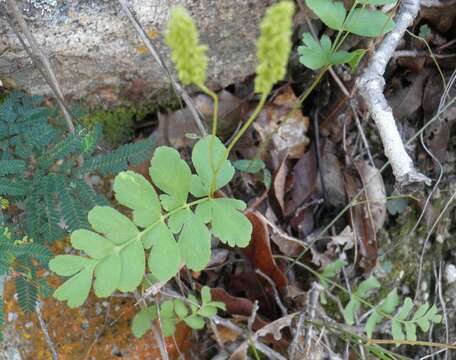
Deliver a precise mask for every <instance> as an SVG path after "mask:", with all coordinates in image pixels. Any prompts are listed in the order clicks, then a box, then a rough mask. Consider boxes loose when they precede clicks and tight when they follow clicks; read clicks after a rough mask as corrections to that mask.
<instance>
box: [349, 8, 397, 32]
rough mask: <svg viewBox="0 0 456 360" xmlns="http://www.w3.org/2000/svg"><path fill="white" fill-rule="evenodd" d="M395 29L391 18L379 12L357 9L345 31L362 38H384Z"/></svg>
mask: <svg viewBox="0 0 456 360" xmlns="http://www.w3.org/2000/svg"><path fill="white" fill-rule="evenodd" d="M393 29H394V22H393V20H391V18H390V17H389V16H388V15H386V14H384V13H382V12H381V11H377V10H369V9H366V8H357V9H355V10H353V13H352V15H351V16H350V18H349V19H348V20H347V22H346V23H345V30H347V31H349V32H351V33H353V34H356V35H360V36H370V37H376V36H382V35H385V34H386V33H388V32H390V31H391V30H393Z"/></svg>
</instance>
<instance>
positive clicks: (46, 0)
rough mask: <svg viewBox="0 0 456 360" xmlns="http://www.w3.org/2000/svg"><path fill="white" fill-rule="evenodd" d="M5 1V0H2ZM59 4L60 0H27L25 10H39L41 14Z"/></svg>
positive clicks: (24, 5)
mask: <svg viewBox="0 0 456 360" xmlns="http://www.w3.org/2000/svg"><path fill="white" fill-rule="evenodd" d="M0 2H5V0H0ZM57 5H58V0H25V1H24V2H23V9H22V10H23V11H24V12H30V11H32V10H34V11H38V12H39V13H41V15H44V14H46V13H50V12H52V11H53V10H54V9H55V8H56V7H57Z"/></svg>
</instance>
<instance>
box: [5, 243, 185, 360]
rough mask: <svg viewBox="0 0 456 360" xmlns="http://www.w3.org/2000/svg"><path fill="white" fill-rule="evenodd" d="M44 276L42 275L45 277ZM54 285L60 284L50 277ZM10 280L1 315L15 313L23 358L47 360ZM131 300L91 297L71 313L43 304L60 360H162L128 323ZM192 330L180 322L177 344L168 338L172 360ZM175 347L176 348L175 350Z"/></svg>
mask: <svg viewBox="0 0 456 360" xmlns="http://www.w3.org/2000/svg"><path fill="white" fill-rule="evenodd" d="M66 244H67V242H64V241H61V242H57V243H56V244H55V245H54V246H53V250H54V251H56V252H57V253H58V252H62V250H63V249H64V248H65V246H66ZM42 275H44V272H43V274H42ZM47 280H48V282H49V284H50V285H51V286H52V287H54V288H55V287H57V286H58V285H59V284H60V283H61V282H62V280H61V279H60V278H58V277H57V276H54V275H48V276H47ZM14 294H15V285H14V280H10V281H8V282H7V283H6V284H5V293H4V296H5V312H6V313H7V314H8V313H10V312H13V313H16V314H18V317H17V319H16V320H14V323H13V326H14V328H15V330H16V333H17V335H18V336H20V337H21V340H23V343H24V344H25V343H26V344H27V346H24V347H21V351H22V356H23V358H24V359H33V360H48V359H51V358H52V356H51V352H50V349H49V347H48V345H47V343H46V340H45V337H44V334H43V331H42V330H41V327H40V323H39V321H38V318H37V316H36V314H34V313H33V314H24V313H23V312H22V311H21V310H20V308H19V306H18V304H17V302H16V301H15V300H14ZM135 303H136V300H135V299H134V297H111V298H109V299H99V298H97V297H95V296H94V294H93V293H91V294H90V296H89V298H88V299H87V301H86V303H85V304H84V305H83V306H82V307H80V308H77V309H70V308H68V307H67V306H66V305H65V304H64V303H62V302H59V301H57V300H55V299H54V298H52V297H51V298H48V299H45V300H44V301H43V306H42V316H43V319H44V321H45V322H46V325H47V328H48V331H49V335H50V337H51V339H52V342H53V343H54V345H55V347H56V350H57V352H58V354H59V359H61V360H81V359H103V360H104V359H112V358H116V357H117V356H119V355H122V358H123V359H138V360H142V359H161V356H160V351H159V348H158V346H157V343H156V341H155V338H154V336H153V334H152V332H151V331H149V332H148V333H146V335H144V336H143V337H142V338H141V339H136V338H135V337H134V336H133V334H132V333H131V330H130V323H131V320H132V318H133V317H134V315H135V314H136V313H137V311H138V307H137V306H136V305H135ZM190 335H191V330H190V329H189V328H188V327H187V326H185V325H184V324H179V325H178V326H177V332H176V334H175V342H174V340H173V339H172V338H167V339H166V345H167V351H168V353H169V356H170V358H171V359H175V358H178V356H179V354H180V353H182V354H185V353H186V352H187V351H188V349H189V348H190V346H191V341H190ZM175 344H178V346H179V349H177V348H176V345H175Z"/></svg>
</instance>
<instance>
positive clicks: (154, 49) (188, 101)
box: [118, 0, 207, 136]
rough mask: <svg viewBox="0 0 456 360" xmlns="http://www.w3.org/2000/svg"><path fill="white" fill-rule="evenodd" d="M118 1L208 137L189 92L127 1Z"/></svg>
mask: <svg viewBox="0 0 456 360" xmlns="http://www.w3.org/2000/svg"><path fill="white" fill-rule="evenodd" d="M118 1H119V3H120V6H121V7H122V10H123V11H124V12H125V14H126V15H127V17H128V19H129V20H130V22H131V23H132V25H133V27H134V28H135V30H136V32H137V33H138V36H139V37H140V39H141V40H142V42H143V43H144V45H145V46H146V47H147V49H148V50H149V52H150V53H151V55H152V56H153V58H154V59H155V61H156V62H157V63H158V65H159V66H160V67H161V69H162V70H163V71H164V73H165V74H166V76H167V77H168V79H169V80H170V82H171V85H172V86H173V88H174V90H175V92H176V93H177V94H178V95H179V96H180V97H181V98H182V100H184V102H185V104H186V105H187V107H188V109H189V110H190V112H191V114H192V116H193V120H194V121H195V124H196V126H197V127H198V129H199V131H200V132H201V135H203V136H206V135H207V131H206V127H205V126H204V124H203V122H202V121H201V117H200V115H199V113H198V110H197V109H196V107H195V105H194V104H193V101H192V99H191V98H190V95H189V94H188V93H187V91H185V89H184V88H183V87H182V86H181V84H180V83H179V82H178V81H177V80H176V79H175V78H174V76H173V74H172V73H171V71H170V70H169V69H168V66H167V65H166V63H165V62H164V60H163V58H162V56H161V55H160V53H159V51H158V49H157V47H156V46H155V45H154V43H153V42H152V41H151V40H150V38H149V36H148V35H147V33H146V32H145V31H144V28H143V27H142V26H141V24H140V23H139V22H138V20H137V19H136V18H135V16H134V15H133V13H132V12H131V10H130V8H129V7H128V5H127V3H126V2H125V0H118Z"/></svg>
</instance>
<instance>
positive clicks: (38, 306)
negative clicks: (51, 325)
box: [35, 301, 59, 360]
mask: <svg viewBox="0 0 456 360" xmlns="http://www.w3.org/2000/svg"><path fill="white" fill-rule="evenodd" d="M42 306H43V303H42V302H41V301H38V303H37V304H36V306H35V312H36V315H37V317H38V321H39V323H40V327H41V330H42V331H43V334H44V339H45V340H46V344H47V346H48V347H49V350H51V353H52V360H58V358H59V354H58V353H57V350H56V349H55V346H54V343H53V342H52V339H51V336H50V335H49V331H48V328H47V325H46V322H45V321H44V319H43V314H42V313H41V307H42Z"/></svg>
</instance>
